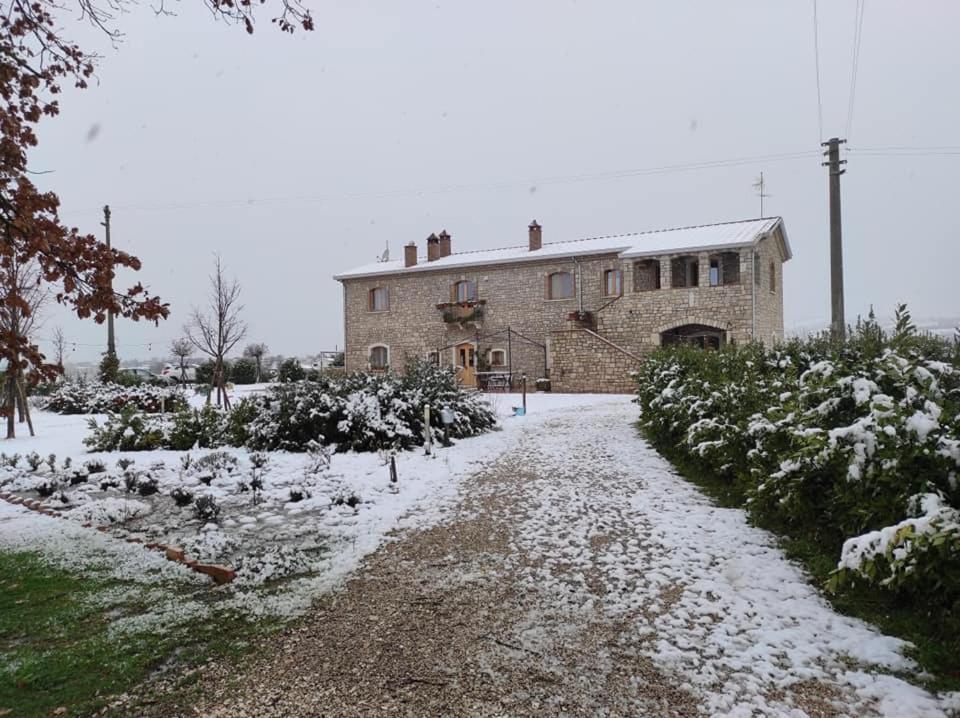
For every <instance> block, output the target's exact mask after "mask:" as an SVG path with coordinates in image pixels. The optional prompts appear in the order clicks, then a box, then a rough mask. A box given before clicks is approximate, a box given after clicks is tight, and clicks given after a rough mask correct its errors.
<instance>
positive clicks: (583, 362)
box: [550, 329, 642, 394]
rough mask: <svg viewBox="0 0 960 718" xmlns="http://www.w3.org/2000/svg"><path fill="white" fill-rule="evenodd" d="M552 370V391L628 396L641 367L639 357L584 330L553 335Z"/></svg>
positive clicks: (572, 330)
mask: <svg viewBox="0 0 960 718" xmlns="http://www.w3.org/2000/svg"><path fill="white" fill-rule="evenodd" d="M550 346H551V348H552V349H553V366H551V367H550V384H551V386H550V388H551V390H552V391H557V392H589V393H593V394H606V393H616V394H629V393H630V392H632V391H633V389H634V385H633V378H632V377H631V375H630V374H631V372H634V371H636V370H637V369H638V368H639V367H640V362H641V361H642V360H641V358H640V357H639V356H636V355H631V354H627V353H626V352H624V351H621V350H620V349H619V348H618V347H616V346H613V345H612V344H610V343H609V342H607V341H604V340H603V338H601V337H600V336H599V335H595V334H593V333H592V332H590V331H588V330H585V329H563V330H560V331H555V332H552V333H551V335H550Z"/></svg>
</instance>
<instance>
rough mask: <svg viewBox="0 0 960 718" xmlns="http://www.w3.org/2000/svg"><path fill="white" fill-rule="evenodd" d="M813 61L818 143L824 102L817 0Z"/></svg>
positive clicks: (815, 4) (820, 139)
mask: <svg viewBox="0 0 960 718" xmlns="http://www.w3.org/2000/svg"><path fill="white" fill-rule="evenodd" d="M813 60H814V63H815V65H816V69H817V126H818V127H819V130H820V136H819V137H820V138H819V140H818V142H822V141H823V100H822V98H821V95H820V31H819V24H818V22H817V0H813Z"/></svg>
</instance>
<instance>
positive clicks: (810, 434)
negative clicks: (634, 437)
mask: <svg viewBox="0 0 960 718" xmlns="http://www.w3.org/2000/svg"><path fill="white" fill-rule="evenodd" d="M901 312H902V313H901V316H900V326H899V328H898V331H897V332H896V333H894V334H893V335H892V336H887V335H886V334H885V333H884V332H883V331H882V330H880V328H879V327H878V326H877V325H876V323H875V322H873V321H868V322H866V323H863V324H861V325H859V326H858V328H857V330H856V332H855V333H854V336H853V338H852V340H851V341H850V342H848V343H846V344H842V345H837V344H831V343H830V342H829V341H827V340H825V339H823V338H816V339H812V340H808V341H793V342H790V343H788V344H785V345H782V346H780V347H778V348H776V349H774V350H769V351H767V350H764V349H763V348H761V347H759V346H756V345H751V346H741V347H736V348H733V347H731V348H727V349H724V350H722V351H719V352H711V351H706V352H705V351H700V350H695V349H691V348H676V349H673V350H664V351H662V352H660V353H658V354H655V355H654V356H653V357H652V358H651V359H650V360H648V361H647V362H645V363H644V365H643V367H642V368H641V370H640V372H638V374H637V397H638V403H639V405H640V409H641V419H640V424H641V427H642V429H643V431H644V433H645V435H646V436H647V438H648V439H649V440H650V441H651V442H652V443H653V444H654V445H655V446H656V447H657V448H659V449H661V450H662V451H663V452H664V453H665V454H667V455H668V456H671V457H673V458H676V459H677V460H678V461H680V462H682V463H683V465H684V466H685V468H686V469H687V471H688V472H692V473H700V474H703V475H705V476H708V477H710V479H711V480H713V481H719V482H721V483H722V485H723V486H725V487H726V488H727V493H728V494H729V495H730V496H732V497H734V498H735V499H737V500H739V501H740V502H741V503H742V504H743V505H744V506H745V507H746V508H747V509H748V511H749V513H750V515H751V516H752V517H753V518H754V519H755V520H756V521H757V523H759V524H760V525H762V526H765V527H767V528H772V529H774V530H777V531H780V532H782V533H785V534H787V535H789V536H792V537H796V538H799V539H802V540H803V541H807V542H813V543H815V544H816V545H817V546H819V547H820V550H822V551H823V552H825V553H828V554H830V555H832V556H833V557H834V560H835V561H836V568H835V570H834V571H833V573H832V575H831V577H830V581H829V585H828V588H829V589H830V590H832V591H845V590H859V589H861V588H866V589H869V590H870V591H876V592H880V593H885V594H888V595H890V596H892V597H894V598H895V599H898V600H902V601H907V602H916V603H917V604H918V605H923V607H924V611H928V612H930V613H931V615H936V616H939V617H940V619H942V620H943V621H944V626H946V627H948V629H947V630H948V635H952V636H953V637H952V638H951V639H949V640H951V641H954V642H955V643H956V644H957V647H958V648H960V638H958V635H960V481H958V473H960V370H958V367H960V361H958V357H960V349H958V345H957V343H956V342H953V343H951V342H949V341H944V340H939V339H936V338H931V337H921V336H918V335H917V334H916V333H915V332H913V331H912V327H911V326H910V323H909V315H907V314H906V312H905V311H904V310H903V309H902V308H901ZM950 632H952V633H950Z"/></svg>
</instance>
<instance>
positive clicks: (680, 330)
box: [660, 324, 727, 349]
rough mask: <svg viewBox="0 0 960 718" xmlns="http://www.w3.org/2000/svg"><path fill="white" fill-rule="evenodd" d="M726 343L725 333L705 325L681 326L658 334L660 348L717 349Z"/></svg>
mask: <svg viewBox="0 0 960 718" xmlns="http://www.w3.org/2000/svg"><path fill="white" fill-rule="evenodd" d="M726 343H727V333H726V331H724V330H723V329H718V328H717V327H710V326H707V325H706V324H682V325H680V326H679V327H674V328H673V329H668V330H666V331H665V332H661V333H660V344H661V346H670V345H671V344H689V345H691V346H695V347H700V348H701V349H719V348H720V347H721V346H723V345H724V344H726Z"/></svg>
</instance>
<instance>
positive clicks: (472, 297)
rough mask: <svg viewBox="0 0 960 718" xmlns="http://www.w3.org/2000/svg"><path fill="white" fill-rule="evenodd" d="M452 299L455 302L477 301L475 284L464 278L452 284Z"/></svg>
mask: <svg viewBox="0 0 960 718" xmlns="http://www.w3.org/2000/svg"><path fill="white" fill-rule="evenodd" d="M453 301H455V302H475V301H477V285H476V284H474V283H473V282H471V281H470V280H469V279H464V280H462V281H460V282H457V283H456V284H454V285H453Z"/></svg>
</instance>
